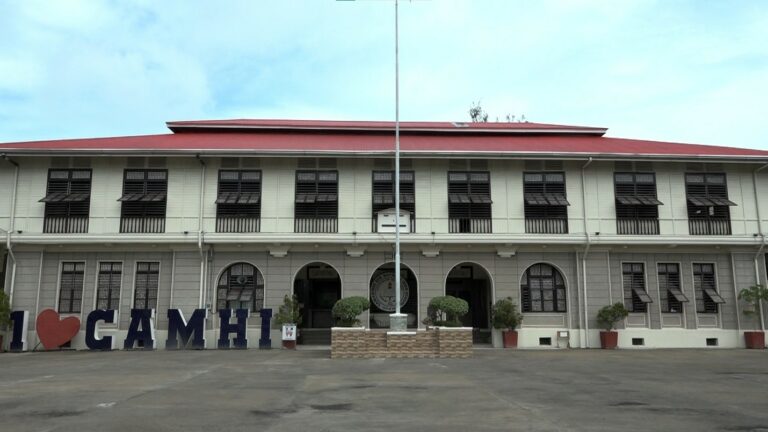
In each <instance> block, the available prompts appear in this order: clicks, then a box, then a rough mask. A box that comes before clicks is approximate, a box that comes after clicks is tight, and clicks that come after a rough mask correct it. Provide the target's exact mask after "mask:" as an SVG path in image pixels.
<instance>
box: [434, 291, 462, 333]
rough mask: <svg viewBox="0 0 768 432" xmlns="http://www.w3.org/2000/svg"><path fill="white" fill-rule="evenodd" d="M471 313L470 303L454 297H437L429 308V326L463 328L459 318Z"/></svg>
mask: <svg viewBox="0 0 768 432" xmlns="http://www.w3.org/2000/svg"><path fill="white" fill-rule="evenodd" d="M467 312H469V303H467V302H466V301H465V300H462V299H460V298H456V297H453V296H442V297H435V298H433V299H432V300H430V301H429V307H428V308H427V319H425V320H424V323H425V324H427V325H435V326H444V327H461V321H460V320H459V318H461V317H462V316H464V315H466V314H467Z"/></svg>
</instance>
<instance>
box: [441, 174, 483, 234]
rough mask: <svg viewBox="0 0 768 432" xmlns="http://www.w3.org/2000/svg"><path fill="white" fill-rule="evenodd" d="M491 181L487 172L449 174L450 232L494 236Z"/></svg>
mask: <svg viewBox="0 0 768 432" xmlns="http://www.w3.org/2000/svg"><path fill="white" fill-rule="evenodd" d="M491 203H492V201H491V179H490V174H489V173H488V172H487V171H453V172H449V173H448V231H449V232H452V233H490V232H491Z"/></svg>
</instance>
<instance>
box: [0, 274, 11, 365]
mask: <svg viewBox="0 0 768 432" xmlns="http://www.w3.org/2000/svg"><path fill="white" fill-rule="evenodd" d="M10 327H11V305H10V304H9V303H8V296H7V295H6V294H5V291H3V290H2V289H0V352H2V351H3V332H5V331H6V330H8V329H9V328H10Z"/></svg>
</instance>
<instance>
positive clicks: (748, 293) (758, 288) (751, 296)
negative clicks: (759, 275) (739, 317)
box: [739, 284, 768, 316]
mask: <svg viewBox="0 0 768 432" xmlns="http://www.w3.org/2000/svg"><path fill="white" fill-rule="evenodd" d="M739 300H742V301H744V302H746V303H747V304H749V306H750V307H749V308H744V309H743V310H742V312H743V313H744V315H747V316H752V315H757V313H758V312H757V311H758V310H760V302H761V301H768V288H766V287H764V286H762V285H759V284H758V285H752V286H751V287H749V288H744V289H742V290H741V291H739Z"/></svg>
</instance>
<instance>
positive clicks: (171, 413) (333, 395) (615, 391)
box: [0, 349, 768, 432]
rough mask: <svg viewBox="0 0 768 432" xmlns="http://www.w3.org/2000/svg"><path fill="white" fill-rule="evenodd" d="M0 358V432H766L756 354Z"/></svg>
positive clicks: (765, 382)
mask: <svg viewBox="0 0 768 432" xmlns="http://www.w3.org/2000/svg"><path fill="white" fill-rule="evenodd" d="M328 357H329V356H328V351H296V352H287V351H282V350H272V351H259V350H248V351H230V352H222V351H191V352H166V351H157V352H124V351H115V352H109V353H89V352H53V353H25V354H0V365H2V367H0V431H9V432H10V431H14V432H20V431H75V430H77V431H95V430H102V431H105V430H109V431H192V430H204V429H205V430H215V431H235V430H236V431H246V430H248V431H337V430H346V431H360V430H372V431H373V430H385V429H389V430H400V431H424V430H433V431H516V430H521V431H571V430H573V431H616V430H621V431H635V430H638V431H639V430H644V431H650V430H653V431H667V430H669V431H709V430H713V431H768V352H766V351H748V350H654V351H651V350H648V351H640V350H637V351H635V350H632V351H614V352H606V351H599V350H590V351H579V350H572V351H523V350H507V351H502V350H487V349H486V350H476V351H475V356H474V358H472V359H465V360H447V359H446V360H398V359H387V360H383V359H379V360H330V359H329V358H328Z"/></svg>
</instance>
